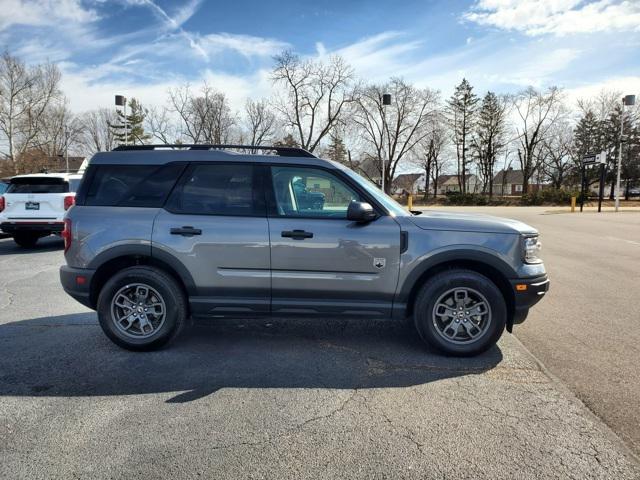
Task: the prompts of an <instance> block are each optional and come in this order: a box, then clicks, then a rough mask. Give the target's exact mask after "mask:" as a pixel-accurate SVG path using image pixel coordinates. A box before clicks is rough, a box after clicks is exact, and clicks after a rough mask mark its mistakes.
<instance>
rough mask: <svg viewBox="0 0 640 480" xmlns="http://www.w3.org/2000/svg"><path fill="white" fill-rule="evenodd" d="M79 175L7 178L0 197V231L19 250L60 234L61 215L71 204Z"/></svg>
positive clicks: (47, 174)
mask: <svg viewBox="0 0 640 480" xmlns="http://www.w3.org/2000/svg"><path fill="white" fill-rule="evenodd" d="M81 178H82V175H78V174H72V173H39V174H31V175H18V176H16V177H13V178H11V180H10V182H9V186H8V188H7V190H6V191H5V192H4V194H2V196H0V230H1V231H2V232H4V233H5V234H8V235H9V236H11V237H13V239H14V241H15V242H16V243H17V244H18V245H20V246H21V247H25V248H30V247H33V246H35V244H36V243H37V242H38V239H40V238H42V237H46V236H49V235H51V234H60V233H61V232H62V229H63V226H64V223H63V217H64V214H65V212H66V211H67V210H69V208H71V206H72V205H73V204H74V203H75V196H76V191H77V190H78V185H79V184H80V179H81Z"/></svg>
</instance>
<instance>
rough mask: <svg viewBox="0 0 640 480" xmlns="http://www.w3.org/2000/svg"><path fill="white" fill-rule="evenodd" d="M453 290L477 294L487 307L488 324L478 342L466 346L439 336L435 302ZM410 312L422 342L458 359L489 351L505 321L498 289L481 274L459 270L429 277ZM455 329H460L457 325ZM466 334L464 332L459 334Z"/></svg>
mask: <svg viewBox="0 0 640 480" xmlns="http://www.w3.org/2000/svg"><path fill="white" fill-rule="evenodd" d="M456 288H461V289H469V291H470V292H473V291H475V292H476V293H479V294H480V295H482V296H484V298H485V299H486V301H487V303H488V304H489V307H490V308H489V310H488V311H489V317H488V318H490V321H489V322H488V323H487V324H486V326H485V327H484V330H483V331H482V333H481V334H477V335H478V338H477V339H471V338H469V339H467V340H465V341H467V342H469V343H455V341H451V340H447V339H446V338H444V337H445V336H444V335H443V334H442V333H441V331H442V328H440V329H439V328H438V326H437V325H436V324H437V323H438V320H439V318H438V317H436V313H435V308H436V302H437V301H438V300H439V299H440V297H441V296H442V295H445V294H446V293H447V292H450V291H451V290H452V289H456ZM413 312H414V313H413V317H414V322H415V326H416V329H417V330H418V333H419V334H420V337H421V338H422V340H423V341H424V342H425V343H426V344H428V345H429V346H431V347H434V348H435V349H437V350H438V351H440V352H442V353H444V354H447V355H453V356H458V357H468V356H473V355H477V354H479V353H482V352H484V351H485V350H487V349H489V348H491V347H492V346H493V345H495V344H496V342H497V341H498V340H499V339H500V337H501V336H502V332H503V331H504V328H505V325H506V321H507V306H506V304H505V300H504V297H503V295H502V292H500V290H499V289H498V287H497V286H496V285H495V284H494V283H493V282H492V281H491V280H489V279H488V278H487V277H485V276H484V275H481V274H479V273H477V272H474V271H471V270H462V269H454V270H447V271H444V272H441V273H439V274H437V275H435V276H433V277H432V278H430V279H429V280H428V281H427V282H426V283H425V284H424V285H423V286H422V288H421V289H420V292H419V293H418V296H417V298H416V301H415V304H414V310H413ZM467 313H468V312H467ZM474 318H475V317H474ZM460 325H462V324H460ZM467 325H470V324H467ZM456 328H459V327H458V326H457V325H456ZM439 330H440V331H439ZM473 331H474V332H476V330H473ZM465 333H466V332H465V331H464V330H463V331H462V333H461V334H462V335H464V334H465ZM454 336H456V334H454ZM456 340H457V338H456Z"/></svg>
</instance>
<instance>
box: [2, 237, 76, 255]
mask: <svg viewBox="0 0 640 480" xmlns="http://www.w3.org/2000/svg"><path fill="white" fill-rule="evenodd" d="M63 248H64V241H63V240H62V239H61V238H60V237H56V236H50V237H47V238H41V239H40V240H38V243H36V245H35V246H34V247H32V248H23V247H20V246H19V245H18V244H16V243H15V242H14V241H13V239H12V238H4V239H3V238H0V256H2V255H28V254H31V253H40V252H55V251H56V250H62V249H63Z"/></svg>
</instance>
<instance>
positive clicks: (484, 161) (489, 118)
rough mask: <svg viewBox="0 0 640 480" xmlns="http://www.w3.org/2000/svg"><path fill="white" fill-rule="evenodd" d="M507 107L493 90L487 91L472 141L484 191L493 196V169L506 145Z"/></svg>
mask: <svg viewBox="0 0 640 480" xmlns="http://www.w3.org/2000/svg"><path fill="white" fill-rule="evenodd" d="M505 112H506V107H505V103H504V102H503V101H501V100H500V99H499V98H498V96H497V95H496V94H495V93H493V92H487V94H486V95H485V96H484V98H483V99H482V107H481V108H480V111H479V113H478V122H477V129H476V134H475V137H474V139H473V141H472V147H473V153H474V157H475V159H476V162H477V163H478V168H479V170H480V175H481V177H482V191H483V192H486V191H487V187H488V191H489V197H492V196H493V171H494V167H495V164H496V158H497V156H498V153H499V152H500V150H502V148H504V146H505V139H504V133H505V123H506V118H505V117H506V114H505Z"/></svg>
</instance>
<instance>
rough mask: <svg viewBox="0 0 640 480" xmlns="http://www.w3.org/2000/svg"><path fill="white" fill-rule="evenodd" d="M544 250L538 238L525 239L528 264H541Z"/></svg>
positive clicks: (525, 258)
mask: <svg viewBox="0 0 640 480" xmlns="http://www.w3.org/2000/svg"><path fill="white" fill-rule="evenodd" d="M541 249H542V244H541V243H540V240H539V239H538V236H537V235H536V236H532V237H525V238H524V261H525V262H526V263H540V262H542V259H541V258H540V250H541Z"/></svg>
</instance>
